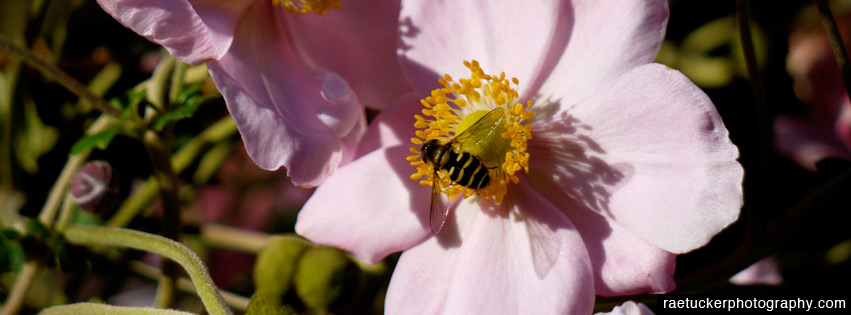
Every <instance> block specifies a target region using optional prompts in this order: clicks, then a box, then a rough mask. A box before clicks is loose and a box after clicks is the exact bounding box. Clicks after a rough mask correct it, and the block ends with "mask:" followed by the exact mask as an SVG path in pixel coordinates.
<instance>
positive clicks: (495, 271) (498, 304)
mask: <svg viewBox="0 0 851 315" xmlns="http://www.w3.org/2000/svg"><path fill="white" fill-rule="evenodd" d="M512 197H513V198H515V199H514V200H515V201H517V204H519V206H517V207H513V208H512V207H507V206H498V205H494V204H493V203H492V202H483V203H482V204H481V205H480V204H479V203H478V202H477V201H472V200H471V199H468V200H465V201H463V202H462V203H461V205H460V206H459V207H458V209H457V211H456V212H455V213H454V214H451V215H450V217H449V219H448V220H449V222H447V226H449V227H450V228H452V227H453V226H456V227H457V230H449V231H447V230H444V232H449V235H444V233H443V232H442V233H441V234H440V236H439V237H437V238H435V237H433V238H429V239H428V240H426V241H425V242H423V243H422V244H420V245H417V246H416V247H414V248H412V249H409V250H407V251H405V252H404V253H402V257H401V258H400V259H399V262H398V264H397V265H396V269H395V271H394V274H393V277H392V278H391V280H390V287H389V288H388V291H387V298H386V301H385V311H386V313H387V314H409V313H410V312H411V310H416V312H417V313H418V314H437V313H444V314H588V313H590V312H591V309H592V307H593V301H594V296H593V285H594V284H593V279H592V277H591V269H590V268H591V266H590V264H589V262H588V256H587V254H586V251H585V248H584V246H583V245H582V241H581V239H580V237H579V235H578V233H577V231H576V230H575V229H574V228H573V225H572V224H571V223H570V221H569V220H568V219H567V218H566V217H565V216H564V215H562V214H561V213H560V212H559V211H558V210H557V209H556V208H554V207H553V206H552V205H551V204H549V203H548V202H547V201H546V200H544V199H543V198H541V197H540V196H539V195H537V194H536V193H535V192H534V191H532V190H531V189H528V188H521V189H520V191H519V192H517V193H516V194H514V195H512ZM504 204H506V205H507V203H504ZM509 210H510V211H512V212H511V215H510V218H509V217H508V214H507V211H509ZM453 232H454V233H457V234H454V233H453ZM454 238H457V239H455V240H453V239H454ZM536 248H537V249H536ZM544 249H545V250H546V251H547V254H546V255H541V254H544V253H542V252H541V250H544ZM542 267H545V268H543V269H542Z"/></svg>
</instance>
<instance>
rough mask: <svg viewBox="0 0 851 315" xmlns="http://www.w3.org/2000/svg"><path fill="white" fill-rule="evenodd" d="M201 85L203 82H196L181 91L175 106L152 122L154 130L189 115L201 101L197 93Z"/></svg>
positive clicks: (158, 129)
mask: <svg viewBox="0 0 851 315" xmlns="http://www.w3.org/2000/svg"><path fill="white" fill-rule="evenodd" d="M202 85H203V83H196V84H193V85H192V86H190V87H188V88H186V89H185V90H183V91H181V92H180V95H178V97H177V106H175V107H174V109H172V110H171V111H169V112H168V113H165V114H163V115H162V116H160V117H159V118H158V119H157V121H156V122H154V130H157V131H160V130H162V129H163V128H164V127H165V126H166V125H167V124H168V123H170V122H172V121H176V120H181V119H183V118H187V117H191V116H192V114H194V113H195V111H196V110H198V106H199V105H201V103H202V101H203V97H201V95H200V93H199V91H200V90H201V86H202Z"/></svg>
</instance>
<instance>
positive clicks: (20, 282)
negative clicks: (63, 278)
mask: <svg viewBox="0 0 851 315" xmlns="http://www.w3.org/2000/svg"><path fill="white" fill-rule="evenodd" d="M40 267H41V263H40V262H38V261H34V260H31V261H27V262H25V263H24V265H23V266H21V272H20V273H18V278H16V279H15V284H14V285H13V286H12V291H11V292H10V293H9V296H8V297H7V298H6V302H5V303H4V304H3V311H2V312H0V314H2V315H12V314H17V313H18V311H20V310H21V306H23V305H24V298H25V297H26V296H27V291H29V289H30V286H31V285H32V282H33V279H35V275H36V274H37V273H38V270H39V269H41V268H40Z"/></svg>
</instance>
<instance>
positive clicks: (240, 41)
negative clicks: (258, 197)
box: [207, 4, 363, 186]
mask: <svg viewBox="0 0 851 315" xmlns="http://www.w3.org/2000/svg"><path fill="white" fill-rule="evenodd" d="M269 6H271V4H269ZM276 26H277V27H276ZM283 32H284V30H283V29H282V25H281V22H280V21H279V20H278V19H277V16H276V12H275V11H274V10H269V9H268V8H261V7H260V6H259V5H258V6H255V7H253V9H252V10H251V11H249V12H248V13H246V16H245V19H243V22H242V23H241V24H240V25H239V28H238V29H237V35H238V36H237V38H236V39H237V41H236V42H234V45H233V46H232V47H231V50H230V51H228V53H227V54H226V55H225V56H224V57H222V58H221V60H220V61H218V62H215V61H213V62H208V64H207V66H208V68H209V70H210V75H211V76H212V78H213V81H214V82H215V83H216V86H217V87H218V88H219V90H220V91H221V92H222V94H223V95H224V97H225V101H226V102H227V105H228V110H229V111H230V113H231V115H232V116H233V118H234V120H235V121H236V123H237V126H238V127H239V131H240V134H241V135H242V139H243V140H244V142H245V146H246V149H247V151H248V154H249V155H250V156H251V158H252V159H253V160H254V162H255V163H257V165H258V166H260V167H261V168H263V169H267V170H274V169H277V168H279V167H281V166H286V168H287V172H288V173H287V174H288V175H289V176H290V177H291V178H292V181H293V183H294V184H296V185H299V186H316V185H318V184H319V183H321V182H322V181H323V180H324V179H325V177H327V176H328V175H330V174H331V173H332V172H333V171H334V170H335V169H336V168H337V165H338V164H339V163H340V162H341V160H343V158H344V156H347V154H348V156H349V157H350V158H351V154H353V153H351V152H353V151H349V152H348V153H346V152H342V151H343V150H354V147H355V145H354V143H356V142H357V141H358V140H359V137H360V135H361V132H362V131H363V122H362V120H363V113H362V110H363V109H362V108H361V106H360V105H359V103H358V100H357V97H356V96H355V95H354V93H353V92H352V91H351V90H350V89H349V88H348V85H347V84H346V82H345V80H343V79H342V78H340V77H339V76H338V75H336V74H334V73H332V72H319V73H309V72H307V71H306V70H304V68H303V67H302V65H301V64H300V63H299V62H298V60H296V58H295V56H294V55H293V53H292V51H291V50H290V47H289V45H288V44H287V42H286V41H285V40H284V39H285V36H284V33H283ZM352 134H354V135H352ZM343 142H345V143H343Z"/></svg>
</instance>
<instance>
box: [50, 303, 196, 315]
mask: <svg viewBox="0 0 851 315" xmlns="http://www.w3.org/2000/svg"><path fill="white" fill-rule="evenodd" d="M38 314H39V315H73V314H129V315H192V314H193V313H189V312H183V311H177V310H164V309H161V308H152V307H136V306H114V305H107V304H99V303H74V304H65V305H57V306H53V307H49V308H46V309H44V310H42V311H41V312H39V313H38Z"/></svg>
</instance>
